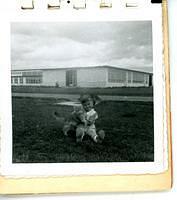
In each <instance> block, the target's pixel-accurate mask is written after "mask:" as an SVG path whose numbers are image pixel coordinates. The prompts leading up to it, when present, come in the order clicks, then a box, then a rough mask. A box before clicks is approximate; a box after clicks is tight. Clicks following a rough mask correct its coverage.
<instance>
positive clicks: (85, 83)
mask: <svg viewBox="0 0 177 200" xmlns="http://www.w3.org/2000/svg"><path fill="white" fill-rule="evenodd" d="M69 71H70V72H71V71H75V73H73V74H74V75H73V76H67V72H69ZM70 75H72V74H70ZM150 76H152V75H150V74H146V73H140V72H133V71H128V70H121V69H112V68H83V69H82V68H78V69H73V70H71V69H58V70H57V69H56V70H50V69H48V70H29V71H12V85H34V86H35V85H43V86H56V85H57V86H59V87H66V84H67V81H66V79H67V80H70V81H69V83H71V84H67V86H70V87H75V86H76V87H143V86H144V87H148V86H149V82H150ZM66 77H67V78H66ZM73 77H74V78H73ZM73 82H74V84H72V83H73Z"/></svg>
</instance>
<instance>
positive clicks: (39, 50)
mask: <svg viewBox="0 0 177 200" xmlns="http://www.w3.org/2000/svg"><path fill="white" fill-rule="evenodd" d="M11 33H12V34H11V36H12V37H11V59H12V69H30V68H53V67H57V68H61V67H87V66H99V65H111V66H117V67H122V68H129V69H139V70H142V71H150V72H152V59H153V58H152V24H151V22H150V21H136V22H135V21H131V22H130V21H129V22H128V21H127V22H58V23H51V22H49V23H41V22H35V23H26V22H25V23H22V22H18V23H12V24H11Z"/></svg>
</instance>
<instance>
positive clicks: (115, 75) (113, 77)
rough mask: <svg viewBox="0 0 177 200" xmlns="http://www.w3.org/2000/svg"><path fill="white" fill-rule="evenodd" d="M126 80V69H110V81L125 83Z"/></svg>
mask: <svg viewBox="0 0 177 200" xmlns="http://www.w3.org/2000/svg"><path fill="white" fill-rule="evenodd" d="M125 80H126V72H125V71H117V70H113V69H111V70H110V69H109V71H108V81H109V82H111V83H123V82H125Z"/></svg>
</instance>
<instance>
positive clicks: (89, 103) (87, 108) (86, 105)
mask: <svg viewBox="0 0 177 200" xmlns="http://www.w3.org/2000/svg"><path fill="white" fill-rule="evenodd" d="M82 105H83V107H84V110H85V111H86V112H89V111H90V110H91V109H92V108H93V101H92V100H88V101H86V102H85V103H83V104H82Z"/></svg>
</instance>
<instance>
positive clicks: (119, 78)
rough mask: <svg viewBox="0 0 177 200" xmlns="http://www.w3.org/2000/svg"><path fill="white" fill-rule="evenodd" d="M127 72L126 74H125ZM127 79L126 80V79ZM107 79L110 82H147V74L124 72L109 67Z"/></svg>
mask: <svg viewBox="0 0 177 200" xmlns="http://www.w3.org/2000/svg"><path fill="white" fill-rule="evenodd" d="M127 73H128V74H127ZM127 79H128V80H127ZM108 81H109V82H111V83H126V81H128V83H131V82H133V83H146V84H147V83H148V75H145V74H143V73H138V72H126V71H120V70H119V71H118V70H114V69H109V71H108Z"/></svg>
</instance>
